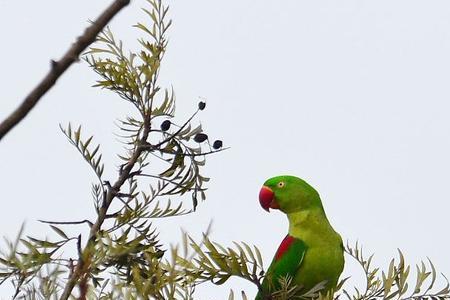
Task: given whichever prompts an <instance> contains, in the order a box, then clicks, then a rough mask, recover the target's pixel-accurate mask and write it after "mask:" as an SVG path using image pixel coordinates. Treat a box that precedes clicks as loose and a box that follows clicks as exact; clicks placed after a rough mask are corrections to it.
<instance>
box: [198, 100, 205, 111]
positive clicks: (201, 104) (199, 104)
mask: <svg viewBox="0 0 450 300" xmlns="http://www.w3.org/2000/svg"><path fill="white" fill-rule="evenodd" d="M205 107H206V103H205V102H203V101H200V102H199V103H198V109H200V110H204V109H205Z"/></svg>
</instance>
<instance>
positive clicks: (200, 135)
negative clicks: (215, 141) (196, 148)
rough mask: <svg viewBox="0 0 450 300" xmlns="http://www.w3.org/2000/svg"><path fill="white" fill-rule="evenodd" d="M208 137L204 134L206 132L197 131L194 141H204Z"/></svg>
mask: <svg viewBox="0 0 450 300" xmlns="http://www.w3.org/2000/svg"><path fill="white" fill-rule="evenodd" d="M207 139H208V136H207V135H206V134H204V133H197V134H196V135H195V136H194V141H196V142H197V143H203V142H204V141H206V140H207Z"/></svg>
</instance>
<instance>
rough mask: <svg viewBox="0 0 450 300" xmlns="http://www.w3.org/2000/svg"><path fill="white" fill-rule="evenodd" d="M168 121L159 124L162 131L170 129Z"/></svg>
mask: <svg viewBox="0 0 450 300" xmlns="http://www.w3.org/2000/svg"><path fill="white" fill-rule="evenodd" d="M170 124H171V123H170V121H169V120H165V121H164V122H162V123H161V130H162V131H167V130H169V128H170Z"/></svg>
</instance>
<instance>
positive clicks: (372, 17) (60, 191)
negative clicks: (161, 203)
mask: <svg viewBox="0 0 450 300" xmlns="http://www.w3.org/2000/svg"><path fill="white" fill-rule="evenodd" d="M109 3H110V1H103V0H102V1H100V0H96V1H92V0H89V1H88V0H80V1H50V0H42V1H24V0H0V36H1V48H0V55H1V58H2V59H1V60H2V68H1V72H0V88H1V90H2V95H1V97H0V98H1V100H0V120H3V118H4V117H5V116H6V115H7V114H9V113H10V112H11V110H12V109H13V108H15V107H16V106H17V104H18V103H19V102H20V101H21V100H22V99H23V98H24V96H25V95H26V94H27V93H28V92H29V91H30V89H31V88H33V87H34V86H35V84H36V83H37V82H38V81H39V80H40V79H41V77H42V76H43V75H44V74H45V73H46V72H47V70H48V67H49V61H50V59H58V58H60V56H61V55H62V54H63V53H64V51H65V50H66V49H67V48H68V47H69V45H70V43H72V42H73V41H74V38H75V37H76V36H77V35H79V34H80V33H81V32H82V30H83V29H84V28H85V27H86V26H87V20H88V19H93V18H95V17H96V16H97V15H98V14H99V13H100V12H101V11H102V10H103V9H104V8H105V7H106V6H107V5H108V4H109ZM145 5H146V3H145V1H143V0H139V1H137V0H135V1H133V4H132V5H131V6H129V7H127V8H126V9H125V10H124V11H123V12H121V13H120V14H119V15H118V16H117V17H116V18H115V19H114V20H113V22H112V23H111V27H112V29H113V31H114V32H115V33H116V35H117V37H118V38H122V39H123V40H124V41H125V42H129V43H130V45H131V46H134V45H135V37H136V31H135V29H132V28H131V25H133V24H134V23H136V22H137V21H141V22H142V21H146V20H145V18H144V15H143V14H142V13H141V11H140V10H139V7H142V6H145ZM170 6H171V10H170V16H171V17H172V19H173V22H174V24H173V27H172V30H171V31H170V33H169V36H170V43H169V48H168V52H167V55H166V57H165V61H164V65H163V69H162V72H163V73H162V81H161V82H162V84H163V85H165V86H166V87H169V88H170V87H171V86H173V88H174V90H175V92H176V95H177V100H178V102H177V111H178V113H179V120H182V119H183V117H185V116H187V115H188V114H189V113H190V112H192V111H193V110H194V109H195V107H196V105H197V102H198V101H199V99H203V98H205V99H206V101H207V109H206V110H205V111H204V112H202V114H201V115H200V116H199V119H198V120H199V121H201V123H202V124H203V126H204V128H205V130H206V131H207V133H209V134H210V135H211V136H212V137H213V138H221V139H223V141H224V144H225V145H226V146H229V147H231V149H229V150H227V151H225V152H222V153H220V154H217V155H216V156H211V157H209V158H208V165H207V167H206V169H205V174H206V175H209V177H211V178H212V180H211V182H210V184H209V191H208V194H207V196H208V199H207V201H206V202H204V203H200V205H199V207H198V212H197V213H196V214H194V215H191V216H187V217H180V218H176V219H171V220H165V221H163V222H159V221H158V222H155V225H156V226H160V227H159V229H160V231H161V238H162V241H164V242H165V243H167V244H169V243H172V244H175V243H177V242H179V241H180V228H184V229H185V230H188V231H189V232H191V233H192V234H193V235H195V236H200V234H201V232H202V231H203V230H204V229H205V228H206V227H207V225H208V223H209V222H210V220H213V221H214V223H213V231H212V235H211V238H212V239H214V240H216V241H218V242H220V243H222V244H224V245H231V242H232V241H246V242H247V243H249V244H255V245H257V246H258V247H259V248H260V249H261V251H262V253H263V255H264V261H265V263H266V266H267V265H268V264H269V263H270V260H271V258H272V255H273V253H274V252H275V250H276V248H277V246H278V244H279V242H280V241H281V239H282V238H283V237H284V235H285V234H286V231H287V222H286V220H285V217H284V216H283V215H282V214H281V213H279V212H276V211H275V212H272V213H270V214H267V213H266V212H265V211H264V210H262V209H261V207H260V206H259V203H258V192H259V189H260V186H261V185H262V183H263V182H264V181H265V180H266V179H267V178H269V177H272V176H275V175H280V174H292V175H296V176H299V177H301V178H304V179H305V180H307V181H308V182H309V183H310V184H311V185H313V186H314V187H315V188H316V189H317V190H318V191H319V193H320V194H321V197H322V200H323V203H324V206H325V210H326V212H327V214H328V217H329V219H330V220H331V222H332V224H333V226H334V228H335V229H336V230H337V231H338V232H339V233H341V235H342V237H343V239H344V240H345V241H347V240H348V241H349V242H351V243H353V242H355V241H357V240H358V241H359V243H360V244H362V245H364V248H365V249H366V250H367V252H375V253H376V256H375V258H376V259H375V262H376V263H378V264H381V265H382V266H383V267H385V266H387V263H388V260H389V259H390V258H391V257H393V256H395V255H396V251H397V250H396V249H397V248H400V249H402V250H403V251H404V252H405V254H406V258H407V259H408V261H409V262H410V263H417V262H420V260H422V259H426V258H427V257H429V258H430V259H431V260H432V261H433V262H434V263H435V266H436V267H437V269H438V270H439V271H441V272H443V273H444V274H447V275H448V276H450V261H449V260H448V248H449V244H450V242H449V239H448V234H449V233H448V228H449V225H450V221H449V219H448V212H449V208H450V204H449V202H450V190H449V188H448V187H449V186H450V184H449V181H450V118H449V111H450V104H449V103H450V102H449V99H450V89H449V86H450V56H449V53H450V2H448V1H444V0H440V1H437V0H436V1H417V0H403V1H400V0H377V1H366V0H341V1H332V0H328V1H294V0H291V1H250V0H229V1H206V0H203V1H200V0H196V1H178V0H174V1H170ZM96 78H97V77H96V75H95V74H94V73H93V72H92V71H91V70H90V69H89V68H88V67H87V65H86V64H84V63H79V64H77V65H75V66H73V67H71V68H70V69H69V71H68V72H67V73H66V74H64V76H63V77H62V78H61V79H60V80H59V81H58V84H57V85H56V87H55V88H54V89H52V90H51V91H50V92H49V93H48V94H47V95H46V96H45V97H44V98H43V99H42V101H41V102H40V103H39V105H38V106H37V107H36V108H35V109H34V110H33V111H32V112H31V114H30V115H29V116H28V117H27V118H26V119H25V120H24V121H23V122H22V123H21V124H20V125H19V126H18V127H16V128H15V129H14V130H13V131H12V132H11V133H10V134H9V135H8V136H7V137H6V138H5V139H4V140H2V141H1V142H0V170H1V175H0V176H1V177H0V179H1V180H0V182H1V187H2V188H1V191H2V192H1V196H0V199H1V201H2V208H3V214H2V218H0V228H1V231H0V234H1V235H2V236H8V237H10V238H14V236H15V235H16V233H17V231H18V229H19V227H20V225H21V223H22V222H23V221H24V220H25V221H26V222H27V224H26V233H28V234H34V235H37V236H41V237H44V235H45V234H44V232H45V230H47V229H46V227H44V226H42V225H40V224H38V223H37V222H36V220H37V219H58V220H79V219H84V218H86V217H93V207H92V201H91V197H90V183H91V182H92V181H93V180H94V177H93V176H92V173H91V171H90V170H89V168H88V167H87V165H86V164H85V163H84V162H83V160H82V158H81V157H80V156H79V155H78V153H77V152H76V150H75V149H73V147H72V146H71V145H69V143H68V142H67V141H66V140H65V138H64V136H63V135H62V134H61V132H60V131H59V128H58V124H59V123H63V124H66V123H67V122H69V121H71V122H73V123H74V124H80V123H81V124H83V127H84V129H85V131H86V133H89V134H94V135H95V138H96V140H97V141H99V142H101V144H102V149H103V153H104V157H105V162H106V163H107V166H106V168H107V171H106V176H108V178H110V179H114V178H115V176H116V168H115V165H116V164H117V160H116V157H115V154H116V153H118V152H119V151H120V145H119V144H118V143H117V140H116V137H115V136H114V135H113V132H112V131H113V130H115V131H116V129H115V128H114V125H113V123H114V121H115V120H116V118H118V117H121V116H123V115H126V114H127V112H128V111H129V110H130V109H131V107H130V106H128V105H126V104H124V103H123V102H122V101H121V100H120V99H119V98H118V97H116V96H115V95H113V94H111V93H108V92H103V91H101V90H99V89H94V88H91V87H90V86H91V85H92V84H93V83H94V82H95V79H96ZM347 260H348V261H349V264H348V265H349V267H348V268H347V270H346V271H345V272H346V275H352V276H353V277H354V278H355V279H353V280H354V281H353V282H357V278H360V276H362V275H361V273H355V272H353V271H354V270H356V269H355V266H354V263H353V262H351V259H350V258H347ZM230 288H233V289H234V290H235V291H236V292H239V291H240V290H242V289H244V290H245V291H246V292H247V294H248V295H250V296H252V295H254V294H255V292H256V290H255V288H254V287H253V286H251V285H249V284H247V283H246V282H244V281H243V280H239V279H235V280H231V281H230V282H229V283H227V284H225V285H224V286H220V287H216V286H213V285H212V284H206V285H205V286H204V287H199V288H198V292H197V298H198V299H205V300H206V299H226V298H227V296H228V290H229V289H230ZM10 294H11V288H10V286H5V287H2V288H1V289H0V297H2V298H4V299H9V298H8V297H7V295H10Z"/></svg>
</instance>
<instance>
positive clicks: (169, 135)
mask: <svg viewBox="0 0 450 300" xmlns="http://www.w3.org/2000/svg"><path fill="white" fill-rule="evenodd" d="M147 2H148V5H149V9H143V11H144V14H145V16H146V18H147V20H148V21H149V24H150V25H146V24H144V23H138V24H137V25H135V28H137V29H138V30H139V31H140V32H141V33H142V34H143V35H144V37H143V38H141V39H139V45H140V46H139V47H140V48H139V49H138V50H136V51H128V50H126V49H125V48H124V45H123V43H122V42H121V41H120V40H118V39H117V38H116V37H115V36H114V34H113V33H112V31H111V30H110V29H109V28H108V29H106V30H105V31H104V32H103V33H102V34H101V35H100V36H99V37H98V39H97V44H96V45H95V46H94V47H92V48H91V49H90V50H89V51H88V52H87V53H86V54H85V56H84V60H85V61H86V62H87V64H88V65H89V66H90V67H91V68H92V69H93V70H94V72H96V73H97V74H98V75H99V77H100V79H99V80H98V81H97V83H96V84H95V86H97V87H99V88H102V89H107V90H109V91H112V92H113V93H115V94H116V95H118V96H119V98H121V99H122V100H123V101H126V102H127V103H129V104H130V107H131V108H132V109H133V110H132V111H130V112H129V113H128V114H127V115H126V116H124V117H123V118H122V119H121V120H119V121H118V127H119V133H118V135H119V136H120V139H121V141H122V142H123V144H124V149H123V153H122V152H121V153H119V154H118V156H119V158H120V160H121V164H120V166H119V168H118V169H119V170H118V173H117V176H116V178H113V179H111V178H105V175H104V173H105V172H104V170H105V163H104V162H103V158H102V154H101V153H100V145H98V144H94V142H93V141H94V137H93V136H88V137H87V138H86V136H85V135H84V133H83V132H82V128H81V126H78V127H77V129H76V130H73V128H72V125H71V123H69V124H68V125H67V126H66V127H63V126H61V130H62V132H63V133H64V135H65V136H66V137H67V139H68V141H69V142H70V143H71V144H72V145H73V146H74V147H75V148H76V149H77V151H78V152H79V153H80V154H81V156H82V157H83V159H84V160H85V161H86V162H87V163H88V165H89V166H90V167H91V169H92V171H93V172H94V174H95V176H96V177H97V180H96V182H95V183H93V184H92V198H93V204H94V208H95V212H96V217H95V219H94V220H88V219H85V220H79V221H69V222H61V221H41V222H43V223H46V224H48V225H49V226H50V229H51V231H52V233H53V236H56V237H55V238H53V239H51V240H50V239H47V238H46V239H38V238H35V237H31V236H24V234H23V228H22V229H21V230H20V232H19V235H18V237H17V239H15V241H14V242H12V241H9V240H7V242H6V244H7V249H6V250H5V251H3V252H2V253H1V255H0V285H1V284H5V283H11V284H12V285H13V287H14V293H13V295H12V296H13V298H20V299H69V298H70V299H75V298H77V299H102V300H106V299H186V300H187V299H194V292H195V289H196V287H197V286H198V285H201V284H205V283H208V282H212V283H213V284H216V285H220V284H223V283H225V282H226V281H227V280H228V279H229V278H231V277H238V278H241V279H243V280H246V281H249V282H251V283H252V284H254V285H255V288H257V289H261V282H262V280H263V278H264V276H265V271H264V266H263V259H262V256H261V253H260V251H259V250H258V248H257V247H256V246H250V245H248V244H247V243H244V242H241V243H234V245H233V246H232V247H224V246H222V245H221V244H219V243H217V242H214V241H211V240H210V239H209V237H208V234H205V235H204V238H203V240H202V241H201V242H200V243H198V242H196V241H195V240H194V239H193V238H191V237H190V236H189V235H188V234H184V235H183V242H182V245H181V246H182V247H179V246H175V247H172V248H170V251H169V250H167V249H168V248H167V247H164V246H163V245H161V243H160V240H159V236H158V231H157V228H156V227H155V225H154V224H153V221H154V220H155V219H158V218H169V217H174V216H182V215H185V214H189V213H193V212H194V211H195V209H196V207H197V205H199V200H205V199H206V195H205V191H206V188H205V184H206V183H207V182H208V181H209V179H208V178H207V177H206V176H204V175H203V169H202V167H203V166H204V165H205V163H206V161H205V156H206V155H209V154H213V153H216V152H218V151H222V150H224V148H222V147H223V142H222V141H221V140H215V141H214V142H213V143H212V146H210V143H209V136H208V135H207V134H206V133H205V132H204V131H203V128H202V126H201V125H194V120H195V118H196V116H197V114H199V112H202V111H204V110H205V109H206V103H205V102H203V101H200V102H199V103H198V105H197V107H196V109H195V111H194V112H193V113H192V115H191V116H190V117H189V118H187V120H185V121H184V122H181V123H179V122H178V121H176V118H175V102H176V101H175V96H174V91H173V90H172V89H163V88H161V87H160V86H159V84H158V76H159V72H160V66H161V63H162V60H163V57H164V54H165V51H166V47H167V38H166V34H167V30H168V29H169V28H170V25H171V21H170V20H167V14H168V7H166V6H164V5H163V4H162V2H161V0H147ZM178 123H179V124H178ZM106 165H108V164H106ZM185 196H188V197H190V200H189V201H188V204H187V203H186V199H185V198H186V197H185ZM79 225H83V226H85V225H87V228H88V231H86V230H82V229H78V228H79V227H74V228H76V230H78V231H77V234H69V233H68V230H67V229H66V228H67V227H66V226H79ZM71 232H73V230H72V231H71ZM180 248H182V249H180ZM71 249H73V250H74V251H70V250H71ZM73 252H74V253H76V254H70V253H73ZM346 252H347V253H348V254H349V255H350V256H351V257H354V258H355V259H356V260H357V261H358V262H359V264H360V266H361V267H362V269H363V271H364V274H365V277H366V282H367V284H366V287H365V289H364V290H363V291H360V290H358V289H355V290H354V291H353V292H351V291H347V290H345V289H343V285H344V282H345V281H346V279H344V280H342V281H341V282H340V284H339V285H338V290H337V291H336V293H335V294H334V295H333V294H331V293H329V294H326V295H322V294H321V293H320V292H321V290H322V289H323V287H324V283H318V284H317V285H316V286H315V287H314V288H313V289H311V290H309V291H303V290H302V287H299V286H295V285H293V284H292V279H291V278H279V281H280V286H281V288H280V290H278V291H275V292H273V293H272V294H271V295H265V297H266V299H277V300H281V299H293V298H295V299H313V298H318V299H328V300H331V299H337V298H339V299H343V298H347V299H348V300H366V299H367V300H368V299H394V298H396V299H404V300H407V299H408V300H409V299H450V291H449V284H448V282H447V284H446V286H445V287H444V288H442V289H440V290H437V291H435V290H434V289H435V285H436V280H437V277H438V276H437V272H436V270H435V268H434V266H433V264H432V263H431V262H430V261H429V262H428V265H426V264H425V263H421V264H419V265H417V266H416V277H415V283H414V284H413V285H411V283H410V282H411V280H410V273H411V272H410V270H411V267H410V266H408V265H407V264H406V263H405V260H404V257H403V255H402V253H401V252H399V261H398V262H397V261H396V260H392V261H391V263H390V264H389V267H388V268H387V270H386V271H380V270H381V269H380V268H374V267H372V264H371V263H372V256H370V257H368V258H366V257H365V256H364V255H363V252H362V249H361V248H360V247H359V246H358V245H355V246H354V247H350V246H348V245H347V247H346ZM411 287H413V288H411ZM299 292H300V293H301V296H299V295H298V293H299ZM234 298H235V294H234V292H233V291H231V292H230V294H229V297H228V299H234ZM241 298H242V299H248V297H247V296H246V294H245V292H242V293H241Z"/></svg>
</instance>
